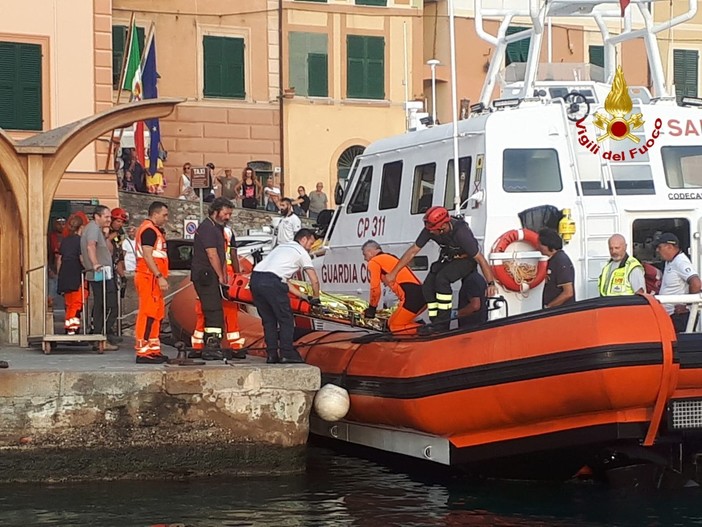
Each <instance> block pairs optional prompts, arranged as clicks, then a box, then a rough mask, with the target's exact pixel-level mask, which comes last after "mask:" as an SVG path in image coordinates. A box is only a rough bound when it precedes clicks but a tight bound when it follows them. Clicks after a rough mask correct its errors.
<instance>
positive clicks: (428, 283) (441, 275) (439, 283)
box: [387, 206, 497, 330]
mask: <svg viewBox="0 0 702 527" xmlns="http://www.w3.org/2000/svg"><path fill="white" fill-rule="evenodd" d="M430 240H433V241H434V242H435V243H437V244H438V245H439V247H440V248H441V251H440V253H439V259H438V260H437V261H436V262H434V263H433V264H432V265H431V267H430V269H429V274H428V275H427V277H426V280H425V281H424V285H423V286H422V289H423V292H424V298H425V299H426V301H427V308H428V310H429V318H430V320H431V322H432V325H433V326H434V328H435V329H437V330H447V329H449V324H450V322H451V308H452V307H453V290H452V289H451V284H453V283H454V282H457V281H458V280H462V279H463V278H465V277H466V276H468V275H469V274H470V273H472V272H474V271H475V270H476V268H477V266H480V270H481V271H482V273H483V276H484V277H485V280H486V281H487V283H488V288H487V296H495V295H496V294H497V289H496V288H495V278H494V276H493V274H492V269H491V268H490V264H488V262H487V260H486V259H485V257H484V256H483V255H482V254H481V252H480V247H479V246H478V242H477V240H476V239H475V236H473V231H471V230H470V227H469V226H468V224H467V223H466V222H465V221H463V220H460V219H456V218H452V217H451V216H450V215H449V211H448V210H446V208H444V207H439V206H434V207H431V208H430V209H429V210H427V211H426V213H425V214H424V228H423V229H422V232H420V233H419V236H418V237H417V240H416V241H415V242H414V244H413V245H412V247H410V248H409V249H407V250H406V251H405V254H403V255H402V257H401V258H400V261H399V262H398V263H397V265H395V268H394V269H393V270H392V271H390V272H389V273H388V275H387V281H388V282H389V283H393V282H395V280H396V278H397V274H398V273H399V272H400V270H401V269H402V268H403V267H405V266H407V264H409V263H410V262H411V261H412V259H413V258H414V257H415V256H416V255H417V254H418V253H419V251H421V250H422V248H423V247H424V246H425V245H426V244H427V242H429V241H430Z"/></svg>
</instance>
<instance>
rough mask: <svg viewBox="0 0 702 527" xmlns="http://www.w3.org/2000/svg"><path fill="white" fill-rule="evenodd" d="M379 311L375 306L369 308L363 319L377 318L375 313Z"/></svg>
mask: <svg viewBox="0 0 702 527" xmlns="http://www.w3.org/2000/svg"><path fill="white" fill-rule="evenodd" d="M377 310H378V308H377V307H375V306H368V307H367V308H366V310H365V311H364V312H363V318H375V312H376V311H377Z"/></svg>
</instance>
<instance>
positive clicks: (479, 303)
mask: <svg viewBox="0 0 702 527" xmlns="http://www.w3.org/2000/svg"><path fill="white" fill-rule="evenodd" d="M486 289H487V282H486V281H485V278H483V276H482V275H481V274H480V273H478V272H477V271H473V272H472V273H470V274H469V275H468V276H466V277H465V278H464V279H463V283H462V284H461V291H460V292H459V293H458V327H459V328H474V327H478V326H480V325H482V324H485V322H487V318H488V309H487V297H486V296H485V290H486Z"/></svg>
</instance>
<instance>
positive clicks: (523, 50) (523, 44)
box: [505, 26, 531, 66]
mask: <svg viewBox="0 0 702 527" xmlns="http://www.w3.org/2000/svg"><path fill="white" fill-rule="evenodd" d="M528 29H529V28H528V27H519V26H509V27H508V28H507V35H514V34H515V33H520V32H522V31H527V30H528ZM530 42H531V38H525V39H524V40H520V41H519V42H512V43H511V44H507V50H506V55H507V56H506V58H505V66H509V65H510V64H512V62H526V61H527V59H528V58H529V43H530Z"/></svg>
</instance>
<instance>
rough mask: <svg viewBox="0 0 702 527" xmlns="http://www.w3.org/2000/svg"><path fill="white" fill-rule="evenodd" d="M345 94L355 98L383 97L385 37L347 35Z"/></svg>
mask: <svg viewBox="0 0 702 527" xmlns="http://www.w3.org/2000/svg"><path fill="white" fill-rule="evenodd" d="M346 76H347V81H346V82H347V85H346V96H347V97H349V98H357V99H384V98H385V39H384V38H383V37H362V36H356V35H350V36H348V37H347V72H346Z"/></svg>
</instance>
